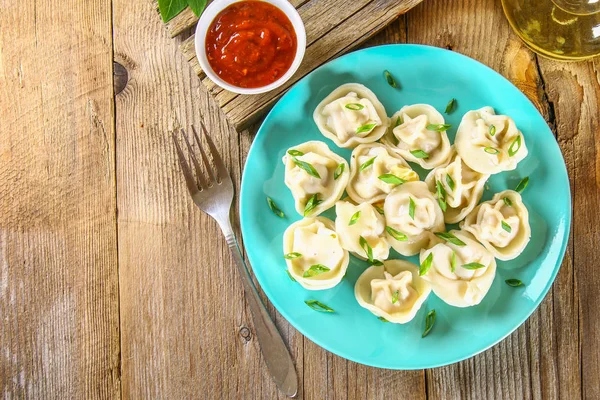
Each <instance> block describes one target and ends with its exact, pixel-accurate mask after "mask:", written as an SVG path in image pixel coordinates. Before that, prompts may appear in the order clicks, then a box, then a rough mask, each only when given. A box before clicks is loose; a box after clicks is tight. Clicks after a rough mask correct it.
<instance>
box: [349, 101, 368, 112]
mask: <svg viewBox="0 0 600 400" xmlns="http://www.w3.org/2000/svg"><path fill="white" fill-rule="evenodd" d="M344 107H346V108H347V109H348V110H352V111H359V110H362V109H363V108H365V106H363V105H362V104H360V103H349V104H346V105H345V106H344Z"/></svg>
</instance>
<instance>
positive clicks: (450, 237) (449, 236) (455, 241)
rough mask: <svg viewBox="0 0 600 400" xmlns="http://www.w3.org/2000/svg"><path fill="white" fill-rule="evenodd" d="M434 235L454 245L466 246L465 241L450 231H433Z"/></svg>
mask: <svg viewBox="0 0 600 400" xmlns="http://www.w3.org/2000/svg"><path fill="white" fill-rule="evenodd" d="M435 236H437V237H439V238H440V239H444V240H445V241H447V242H449V243H452V244H454V245H456V246H466V245H467V244H466V243H465V242H463V241H462V240H460V239H459V238H457V237H456V236H454V235H453V234H451V233H450V232H435Z"/></svg>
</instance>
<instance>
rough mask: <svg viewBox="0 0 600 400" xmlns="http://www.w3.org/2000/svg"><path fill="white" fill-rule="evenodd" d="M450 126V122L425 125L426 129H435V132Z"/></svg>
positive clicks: (445, 129)
mask: <svg viewBox="0 0 600 400" xmlns="http://www.w3.org/2000/svg"><path fill="white" fill-rule="evenodd" d="M450 128H452V125H450V124H429V125H427V130H430V131H436V132H444V131H447V130H448V129H450Z"/></svg>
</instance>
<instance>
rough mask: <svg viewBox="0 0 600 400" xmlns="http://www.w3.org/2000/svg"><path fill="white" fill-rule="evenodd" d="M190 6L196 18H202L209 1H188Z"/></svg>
mask: <svg viewBox="0 0 600 400" xmlns="http://www.w3.org/2000/svg"><path fill="white" fill-rule="evenodd" d="M187 3H188V6H190V8H191V9H192V11H193V12H194V14H196V17H200V15H202V12H203V11H204V9H205V8H206V3H207V0H187Z"/></svg>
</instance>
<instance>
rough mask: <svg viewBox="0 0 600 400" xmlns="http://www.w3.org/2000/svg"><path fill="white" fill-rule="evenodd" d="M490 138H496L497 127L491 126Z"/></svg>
mask: <svg viewBox="0 0 600 400" xmlns="http://www.w3.org/2000/svg"><path fill="white" fill-rule="evenodd" d="M489 132H490V136H494V135H495V134H496V127H495V126H494V125H490V130H489Z"/></svg>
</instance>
